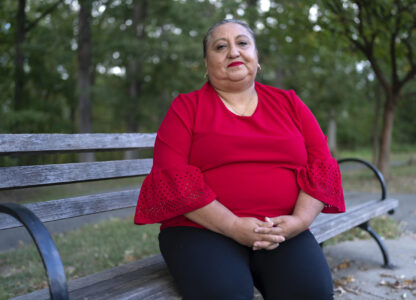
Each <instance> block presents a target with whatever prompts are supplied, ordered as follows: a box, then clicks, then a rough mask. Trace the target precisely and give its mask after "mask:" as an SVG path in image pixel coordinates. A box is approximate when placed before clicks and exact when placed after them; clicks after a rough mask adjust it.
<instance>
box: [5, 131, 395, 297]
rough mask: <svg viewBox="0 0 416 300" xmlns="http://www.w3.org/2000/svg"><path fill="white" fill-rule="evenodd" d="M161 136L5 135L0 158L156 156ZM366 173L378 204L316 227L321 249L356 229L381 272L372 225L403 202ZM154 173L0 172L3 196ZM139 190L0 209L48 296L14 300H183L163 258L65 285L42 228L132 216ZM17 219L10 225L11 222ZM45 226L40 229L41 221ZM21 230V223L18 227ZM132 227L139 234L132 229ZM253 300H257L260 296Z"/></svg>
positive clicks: (94, 168)
mask: <svg viewBox="0 0 416 300" xmlns="http://www.w3.org/2000/svg"><path fill="white" fill-rule="evenodd" d="M155 136H156V134H139V133H137V134H0V155H2V156H5V155H7V156H10V157H12V158H13V157H16V156H19V155H23V154H25V155H26V154H56V153H71V152H72V153H75V152H97V151H125V150H126V151H127V150H139V151H140V150H142V149H149V148H150V149H151V148H152V147H153V145H154V141H155ZM347 161H356V162H360V163H362V164H365V165H366V166H367V167H369V168H370V169H371V170H372V171H373V172H374V174H375V176H376V177H377V178H378V180H379V181H380V184H381V189H382V195H381V199H368V201H366V202H364V203H360V204H359V205H356V206H354V207H347V212H346V213H344V214H333V215H332V214H321V215H320V216H318V218H317V219H316V220H315V221H314V223H313V224H312V226H311V228H310V229H311V231H312V233H313V234H314V235H315V237H316V239H317V240H318V242H319V243H323V242H324V241H326V240H328V239H330V238H331V237H334V236H335V235H337V234H340V233H342V232H345V231H347V230H349V229H351V228H354V227H357V226H359V227H360V228H362V229H364V230H366V231H368V232H369V233H370V234H371V235H372V236H373V237H374V238H375V240H376V242H377V243H378V245H379V246H380V249H381V251H382V254H383V258H384V266H386V267H388V266H390V260H389V256H388V253H387V250H386V248H385V246H384V245H383V242H382V240H381V239H380V238H379V237H378V235H377V234H376V233H375V232H374V231H372V229H371V228H370V226H369V220H370V219H372V218H374V217H377V216H380V215H382V214H385V213H387V212H392V211H393V209H394V208H396V207H397V206H398V201H397V200H394V199H389V198H387V197H386V187H385V183H384V179H383V176H382V175H381V173H380V172H378V171H377V169H375V168H374V167H373V166H372V165H371V164H369V163H367V162H364V161H361V160H356V159H344V160H340V163H344V162H347ZM151 167H152V159H151V158H142V159H133V160H112V161H97V162H81V163H62V164H46V165H31V166H17V167H4V166H1V167H0V190H12V189H19V188H26V187H39V186H49V185H57V184H67V183H76V182H87V181H96V180H108V179H115V178H125V177H133V176H145V175H147V174H148V173H149V172H150V170H151ZM137 194H138V191H137V189H132V190H121V191H115V192H107V193H100V194H93V195H84V196H78V197H72V198H66V199H58V200H50V201H45V202H38V203H31V204H25V205H18V204H13V203H11V204H5V203H3V204H0V212H2V213H1V214H0V230H5V229H9V228H14V227H19V226H22V223H23V225H24V226H25V227H26V229H27V230H28V231H29V233H30V234H31V236H32V238H33V239H34V241H35V243H36V245H37V247H38V250H39V252H40V254H41V257H42V260H43V263H44V266H45V269H46V271H47V272H46V274H47V276H48V284H49V289H44V290H40V291H35V292H33V293H30V294H27V295H24V296H20V297H17V299H49V297H51V298H52V299H68V296H69V298H70V299H89V300H91V299H179V298H180V295H179V293H178V291H177V289H176V287H175V285H174V283H173V281H172V278H171V276H170V275H169V273H168V271H167V268H166V265H165V263H164V261H163V258H162V257H161V256H160V255H154V256H151V257H148V258H144V259H141V260H138V261H136V262H133V263H128V264H126V265H122V266H119V267H114V268H111V269H108V270H105V271H103V272H99V273H96V274H93V275H89V276H86V277H84V278H79V279H75V280H72V281H70V282H69V283H67V282H66V278H65V273H64V268H63V265H62V262H61V260H60V255H59V253H58V251H57V249H56V247H55V244H54V243H53V240H52V239H51V237H50V235H49V234H48V232H47V230H46V229H45V227H44V226H43V224H42V223H43V222H51V221H56V220H61V219H67V218H73V217H78V216H84V215H89V214H97V213H102V212H107V211H112V210H118V209H122V208H130V209H131V213H132V214H133V213H134V208H135V206H136V201H137ZM11 216H12V217H11ZM39 220H40V221H39ZM19 221H20V222H21V223H20V222H19ZM131 226H135V225H133V222H132V225H131ZM255 297H256V299H257V298H258V297H260V296H259V295H258V294H257V296H255Z"/></svg>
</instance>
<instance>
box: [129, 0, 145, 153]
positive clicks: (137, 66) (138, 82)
mask: <svg viewBox="0 0 416 300" xmlns="http://www.w3.org/2000/svg"><path fill="white" fill-rule="evenodd" d="M146 10H147V0H135V1H134V4H133V20H132V21H133V29H134V37H135V39H136V40H137V41H138V42H139V45H140V46H141V45H143V44H144V39H145V38H146V35H145V30H144V27H145V24H144V23H145V20H146ZM140 52H142V51H140ZM141 61H142V57H140V55H139V54H137V52H136V53H134V54H131V55H130V57H129V58H128V63H127V70H126V74H127V80H128V94H129V97H128V103H127V114H126V129H127V132H138V131H139V103H140V94H141V92H142V86H143V74H142V72H143V70H142V69H143V66H142V63H141ZM138 156H139V153H138V151H136V150H133V151H126V152H125V153H124V158H125V159H134V158H137V157H138Z"/></svg>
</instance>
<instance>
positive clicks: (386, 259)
mask: <svg viewBox="0 0 416 300" xmlns="http://www.w3.org/2000/svg"><path fill="white" fill-rule="evenodd" d="M359 227H360V228H361V229H364V230H365V231H367V232H368V233H369V234H370V235H371V236H372V237H373V238H374V239H375V240H376V242H377V244H378V246H379V248H380V250H381V253H382V254H383V260H384V264H383V265H382V267H383V268H387V269H394V268H395V266H394V265H392V264H391V263H390V257H389V254H388V252H387V248H386V245H385V244H384V243H383V241H382V240H381V238H380V236H379V235H378V234H377V233H376V232H375V231H374V230H373V229H372V228H371V227H370V223H369V222H368V221H367V222H365V223H363V224H361V225H359Z"/></svg>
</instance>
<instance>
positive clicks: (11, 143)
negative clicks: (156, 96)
mask: <svg viewBox="0 0 416 300" xmlns="http://www.w3.org/2000/svg"><path fill="white" fill-rule="evenodd" d="M155 138H156V134H155V133H85V134H0V154H3V155H4V154H13V153H34V152H74V151H76V152H80V151H103V150H104V151H109V150H131V149H140V148H152V147H153V145H154V143H155Z"/></svg>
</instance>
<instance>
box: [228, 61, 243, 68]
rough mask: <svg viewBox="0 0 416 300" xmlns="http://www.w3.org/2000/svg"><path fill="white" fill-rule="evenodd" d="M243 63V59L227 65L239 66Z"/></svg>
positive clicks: (229, 66)
mask: <svg viewBox="0 0 416 300" xmlns="http://www.w3.org/2000/svg"><path fill="white" fill-rule="evenodd" d="M242 64H243V63H242V62H241V61H235V62H232V63H230V64H229V65H228V66H227V67H228V68H231V67H236V66H239V65H242Z"/></svg>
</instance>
